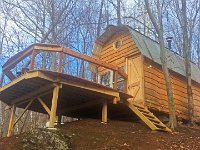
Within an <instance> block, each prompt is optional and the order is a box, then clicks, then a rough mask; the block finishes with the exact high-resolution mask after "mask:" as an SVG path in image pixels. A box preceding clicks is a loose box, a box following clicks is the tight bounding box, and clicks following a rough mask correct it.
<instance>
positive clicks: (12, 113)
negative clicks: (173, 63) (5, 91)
mask: <svg viewBox="0 0 200 150" xmlns="http://www.w3.org/2000/svg"><path fill="white" fill-rule="evenodd" d="M15 111H16V106H15V105H13V106H12V111H11V114H10V122H9V127H8V133H7V137H10V136H11V135H12V133H13V129H14V121H15Z"/></svg>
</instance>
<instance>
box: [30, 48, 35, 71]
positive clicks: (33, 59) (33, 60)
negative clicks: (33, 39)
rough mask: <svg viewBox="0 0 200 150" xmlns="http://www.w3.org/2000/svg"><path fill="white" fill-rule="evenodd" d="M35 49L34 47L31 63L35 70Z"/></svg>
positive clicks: (32, 68) (31, 68)
mask: <svg viewBox="0 0 200 150" xmlns="http://www.w3.org/2000/svg"><path fill="white" fill-rule="evenodd" d="M35 54H36V52H35V50H34V49H33V51H32V55H31V63H30V70H34V63H35Z"/></svg>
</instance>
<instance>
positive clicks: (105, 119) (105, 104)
mask: <svg viewBox="0 0 200 150" xmlns="http://www.w3.org/2000/svg"><path fill="white" fill-rule="evenodd" d="M107 122H108V102H107V100H104V102H103V107H102V123H107Z"/></svg>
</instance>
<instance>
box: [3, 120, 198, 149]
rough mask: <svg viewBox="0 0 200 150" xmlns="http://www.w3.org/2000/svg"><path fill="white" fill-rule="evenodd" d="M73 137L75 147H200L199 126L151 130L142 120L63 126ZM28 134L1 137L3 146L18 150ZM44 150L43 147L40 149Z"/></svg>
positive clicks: (79, 122)
mask: <svg viewBox="0 0 200 150" xmlns="http://www.w3.org/2000/svg"><path fill="white" fill-rule="evenodd" d="M60 131H61V133H62V134H64V135H70V136H72V140H71V142H72V145H71V148H72V149H73V150H170V149H173V150H183V149H184V150H199V149H200V129H198V128H196V129H192V128H186V127H184V126H181V127H179V129H177V132H174V133H166V132H156V131H151V130H150V129H149V128H148V127H147V126H145V125H144V124H142V123H136V122H134V123H133V122H124V121H110V122H109V123H108V124H106V125H105V124H101V123H100V120H93V119H86V120H81V121H76V122H71V123H67V124H65V125H62V126H61V127H60ZM24 136H25V134H22V135H18V136H12V137H10V138H2V139H0V149H3V150H10V149H12V150H19V149H20V147H22V144H23V142H22V140H23V139H24ZM41 149H43V148H41Z"/></svg>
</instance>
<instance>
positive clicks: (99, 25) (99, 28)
mask: <svg viewBox="0 0 200 150" xmlns="http://www.w3.org/2000/svg"><path fill="white" fill-rule="evenodd" d="M103 3H104V0H101V6H100V11H99V19H98V26H97V37H99V36H100V32H101V18H102V10H103Z"/></svg>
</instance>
